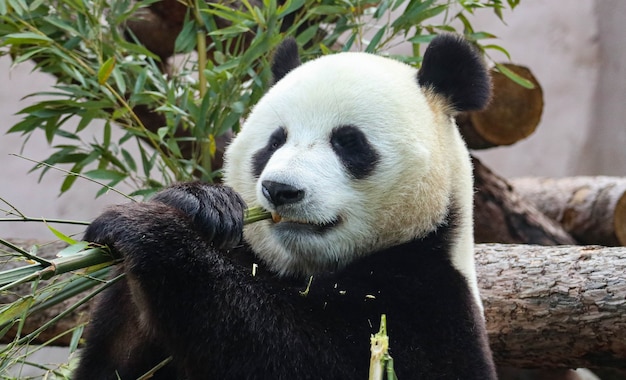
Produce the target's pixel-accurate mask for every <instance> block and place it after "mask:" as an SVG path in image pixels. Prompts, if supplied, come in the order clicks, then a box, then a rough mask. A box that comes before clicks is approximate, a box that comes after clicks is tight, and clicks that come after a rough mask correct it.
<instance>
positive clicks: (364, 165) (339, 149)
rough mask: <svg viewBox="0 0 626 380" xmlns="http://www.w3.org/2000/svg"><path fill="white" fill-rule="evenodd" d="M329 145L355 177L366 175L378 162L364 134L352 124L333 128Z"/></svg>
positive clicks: (374, 151) (377, 157) (359, 177)
mask: <svg viewBox="0 0 626 380" xmlns="http://www.w3.org/2000/svg"><path fill="white" fill-rule="evenodd" d="M330 145H331V146H332V148H333V151H335V153H336V154H337V156H338V157H339V159H340V160H341V162H342V163H343V165H344V166H345V168H346V169H347V170H348V172H349V173H350V174H351V175H352V176H353V177H354V178H356V179H363V178H365V177H367V176H368V175H369V174H370V173H371V172H372V171H373V170H374V168H375V167H376V164H377V163H378V159H379V156H378V153H377V152H376V150H375V149H374V147H373V146H372V145H371V144H370V142H369V141H368V140H367V137H365V134H364V133H363V132H362V131H361V130H360V129H359V128H357V127H355V126H353V125H344V126H341V127H338V128H335V129H334V130H333V132H332V134H331V136H330Z"/></svg>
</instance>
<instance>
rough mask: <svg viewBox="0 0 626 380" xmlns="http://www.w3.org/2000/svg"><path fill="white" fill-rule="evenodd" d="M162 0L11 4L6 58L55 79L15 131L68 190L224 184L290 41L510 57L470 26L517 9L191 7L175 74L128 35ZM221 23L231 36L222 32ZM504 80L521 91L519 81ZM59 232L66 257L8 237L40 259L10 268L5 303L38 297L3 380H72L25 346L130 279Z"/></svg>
mask: <svg viewBox="0 0 626 380" xmlns="http://www.w3.org/2000/svg"><path fill="white" fill-rule="evenodd" d="M156 1H157V0H140V1H132V0H53V1H43V0H35V1H26V0H0V56H2V55H6V56H10V58H11V59H12V60H13V63H14V64H15V65H18V64H22V63H23V62H26V61H31V62H34V63H35V68H34V70H36V71H40V72H44V73H49V74H51V75H52V76H54V77H55V78H56V84H55V85H54V86H53V87H52V88H51V89H50V90H48V91H42V92H38V93H35V94H32V95H31V97H32V99H30V100H31V101H32V104H31V105H29V106H26V107H25V108H23V109H22V110H20V111H19V112H18V114H20V115H22V119H21V121H20V122H18V123H17V124H15V125H14V126H12V127H11V128H10V129H9V130H8V131H6V132H7V133H18V134H21V135H22V136H23V138H24V143H25V144H26V143H27V141H28V139H29V138H30V136H32V135H33V134H42V135H43V136H45V138H46V139H47V141H48V143H49V144H50V146H51V147H52V149H53V152H52V154H50V156H49V157H48V158H46V159H45V160H44V161H43V162H41V163H37V164H36V165H35V166H34V167H33V170H39V171H40V175H41V176H43V175H45V174H46V173H47V172H48V171H49V170H50V169H51V168H56V169H59V170H62V171H64V172H65V173H66V174H67V175H66V177H65V179H64V181H63V182H62V183H61V185H60V191H61V193H64V192H66V191H68V190H69V189H70V188H71V187H72V186H73V185H74V184H75V182H76V180H77V179H78V178H80V177H82V178H86V179H89V180H91V181H93V182H97V183H100V184H101V185H102V190H101V191H100V192H99V193H98V194H96V195H100V194H103V193H104V192H106V191H109V190H111V189H113V190H114V188H115V187H116V186H117V185H119V184H120V183H125V184H127V185H129V186H130V187H131V188H132V189H133V193H132V194H130V197H143V196H149V195H151V194H153V193H154V192H155V191H157V190H158V189H160V188H162V187H163V186H165V185H167V184H170V183H172V182H176V181H185V180H191V179H195V178H200V179H203V180H206V181H213V180H217V179H219V168H217V167H215V165H214V158H215V154H216V139H217V138H218V137H219V136H221V135H223V134H224V133H228V132H231V131H233V132H237V131H238V130H239V128H240V122H241V120H242V118H244V117H245V116H246V114H247V113H248V112H249V110H250V108H251V107H252V106H253V105H254V104H255V103H256V102H257V101H258V100H259V98H260V97H261V96H262V94H263V93H264V91H265V90H266V87H267V83H268V81H269V79H270V72H269V60H270V59H271V58H270V57H271V53H272V51H273V50H274V48H275V47H276V46H277V45H278V44H279V43H280V42H281V41H282V40H283V39H285V38H286V37H287V36H293V37H295V38H296V40H297V42H298V43H299V45H300V46H301V55H302V57H303V59H304V60H307V59H311V58H313V57H315V56H318V55H320V54H331V53H333V52H335V51H341V50H361V51H367V52H372V53H378V54H389V53H388V52H389V51H390V49H391V48H393V47H395V46H397V45H398V44H400V43H409V44H410V46H411V47H412V49H411V50H412V54H411V55H407V56H398V55H395V56H394V57H395V58H397V59H399V60H402V61H404V62H407V63H409V64H411V65H414V66H419V64H420V61H421V57H420V51H421V47H422V45H423V44H425V43H428V42H429V41H430V40H432V38H434V36H435V35H436V34H438V33H442V32H458V33H462V34H464V35H465V36H466V37H467V38H468V39H469V40H471V41H473V42H474V43H476V45H477V46H478V47H479V48H480V49H481V50H482V51H483V52H484V53H485V54H486V55H487V56H488V54H487V53H488V52H489V51H492V50H495V51H500V52H503V53H505V54H507V55H508V53H507V52H506V50H504V49H503V48H502V47H500V46H498V45H496V44H492V43H487V44H483V41H485V40H490V39H493V38H495V36H493V35H492V34H490V33H488V32H484V31H478V30H475V29H474V28H473V26H472V25H471V22H470V16H471V14H473V13H474V12H477V11H481V10H489V11H491V12H494V13H495V14H496V15H497V17H499V18H502V17H503V11H504V10H505V9H513V8H515V6H517V5H518V3H519V0H507V1H506V2H504V1H502V0H481V1H469V0H440V1H437V0H286V1H284V2H282V3H281V2H277V1H276V0H262V1H261V2H259V3H258V4H261V5H256V4H257V3H253V2H250V0H239V2H233V3H228V4H229V5H226V4H227V3H224V2H218V3H205V2H204V1H199V0H185V1H184V3H185V4H186V5H187V6H188V12H187V15H186V19H185V22H184V24H183V26H182V30H181V32H180V33H179V35H178V36H177V38H176V41H175V44H174V50H175V52H176V53H177V54H178V58H177V60H176V61H175V63H174V64H171V65H170V66H169V67H168V70H167V71H166V72H164V71H163V70H164V67H165V66H166V63H165V62H161V61H160V58H159V56H158V55H156V54H154V53H153V52H151V51H149V50H148V49H147V48H146V47H144V46H143V45H142V44H141V43H139V42H138V40H137V38H135V36H134V35H133V34H132V33H130V32H129V31H128V30H127V28H126V27H125V26H126V25H127V24H128V23H129V22H132V21H133V20H135V19H136V17H137V15H138V14H140V13H141V12H142V11H145V8H147V7H149V6H150V5H151V4H153V3H155V2H156ZM392 13H393V15H392ZM220 20H222V21H223V20H226V21H228V26H226V27H222V28H218V27H217V25H218V23H219V21H220ZM220 25H223V24H220ZM503 73H504V74H505V75H508V76H510V77H512V78H513V79H515V80H517V81H518V83H521V84H524V83H523V80H521V78H516V76H515V74H513V73H511V72H504V71H503ZM148 116H149V117H148ZM154 120H156V122H155V121H154ZM70 121H71V122H70ZM114 191H115V190H114ZM0 201H2V202H3V203H5V204H6V205H8V206H9V210H5V212H6V214H8V215H10V216H11V218H4V219H0V222H11V221H21V222H23V221H38V220H36V219H33V218H28V217H26V216H25V215H23V214H22V213H20V212H19V211H18V210H17V209H15V208H14V207H13V206H11V205H10V204H9V203H8V202H7V201H6V200H3V199H0ZM249 217H250V218H251V219H252V218H255V217H260V218H263V217H267V216H266V215H260V216H259V215H257V216H254V215H252V214H250V215H249ZM39 221H40V222H42V221H43V220H39ZM48 221H49V222H50V221H51V220H48ZM54 222H55V223H59V222H61V223H63V222H66V223H72V224H84V222H72V221H58V220H54ZM50 230H51V231H52V232H53V233H54V234H55V235H56V236H57V237H59V239H61V240H64V241H66V242H69V243H72V245H71V246H70V248H69V249H67V250H64V252H63V257H61V258H60V259H55V260H52V261H48V260H45V259H42V258H38V257H37V255H36V247H35V248H33V249H31V250H29V251H26V250H24V249H21V248H19V247H16V246H13V245H11V244H10V243H8V242H7V241H5V240H2V239H0V244H2V245H4V246H6V249H4V250H1V249H0V260H3V261H4V262H15V261H25V260H29V263H28V264H25V265H22V266H21V267H19V268H18V269H14V270H12V271H2V272H0V287H1V288H0V294H2V295H3V296H6V295H7V294H9V293H8V292H9V291H12V290H10V289H11V288H12V287H13V286H15V285H17V284H22V283H24V282H26V281H32V287H31V289H30V292H28V294H21V295H19V298H17V300H16V301H15V302H12V303H9V304H6V305H0V336H3V335H5V334H6V333H7V332H8V330H9V328H10V327H14V328H16V329H17V336H16V338H15V340H14V341H13V342H12V343H11V344H9V345H8V346H6V348H5V349H4V350H2V351H0V377H1V378H11V377H10V375H7V373H8V372H6V370H7V368H9V367H10V366H13V365H15V364H16V363H17V364H18V365H24V366H34V367H38V368H41V369H42V370H45V371H47V372H46V373H47V376H49V378H68V373H69V368H70V366H69V365H63V366H62V367H60V368H53V367H50V368H48V367H46V366H42V365H40V364H37V363H31V362H29V361H28V359H27V357H26V356H25V355H24V354H23V352H22V351H20V349H21V347H23V345H25V344H28V343H29V342H30V341H31V340H32V339H34V338H35V337H37V336H38V335H39V334H40V333H41V332H42V331H43V330H45V329H46V328H48V327H49V326H50V325H52V324H54V323H56V322H57V321H58V320H60V319H61V318H64V317H65V316H66V315H67V314H68V313H70V312H72V311H73V310H75V309H76V308H77V307H78V306H80V305H82V304H83V303H85V302H87V301H88V300H89V299H90V298H92V297H93V296H94V295H95V294H97V292H99V291H101V290H102V289H104V288H106V287H108V286H110V285H111V284H112V283H114V282H115V281H116V280H117V279H119V277H117V278H115V279H112V280H111V279H109V280H106V279H105V278H106V276H105V273H106V268H103V267H102V265H109V264H110V263H105V264H101V263H103V262H105V261H110V258H106V257H104V258H106V260H103V256H102V255H101V253H98V252H100V251H99V250H97V249H95V250H94V249H91V250H89V249H88V250H87V251H85V250H84V248H85V244H84V243H81V242H75V241H74V239H72V238H71V237H69V236H66V235H64V234H63V233H62V232H61V231H59V230H57V229H54V228H52V227H50ZM33 263H35V264H33ZM80 268H83V269H80ZM85 268H86V269H85ZM78 269H80V270H78ZM67 271H69V272H70V273H68V274H65V275H64V276H57V275H58V274H59V273H65V272H67ZM49 277H52V278H51V279H50V280H48V281H45V279H47V278H49ZM94 286H95V290H91V291H90V292H89V293H87V295H85V296H84V297H83V298H82V299H80V300H79V301H78V302H76V303H75V304H73V305H72V306H70V307H69V308H68V309H67V310H65V311H64V312H62V313H61V314H60V315H58V316H56V317H54V318H52V319H51V320H49V321H48V322H46V323H44V324H43V325H42V326H41V327H40V328H39V329H37V330H36V331H34V332H31V333H24V332H23V331H22V327H23V324H24V321H25V319H26V318H27V317H28V316H30V315H31V314H33V313H34V312H36V311H38V310H42V309H45V308H48V307H50V305H54V304H56V303H58V302H60V301H62V300H65V299H67V298H68V297H70V296H73V295H76V294H78V293H80V292H84V291H85V290H87V289H89V288H92V287H94ZM83 294H84V293H83ZM83 328H84V324H80V325H78V326H75V327H73V328H71V329H70V330H68V331H67V332H65V333H63V334H71V336H72V339H71V342H72V343H71V351H72V352H73V350H75V349H76V347H77V345H78V342H79V340H80V336H81V333H82V330H83ZM54 339H56V338H53V339H52V340H51V341H50V342H53V341H54ZM46 344H48V343H45V344H44V345H43V346H45V345H46ZM11 376H14V375H11Z"/></svg>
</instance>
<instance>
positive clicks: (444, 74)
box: [417, 34, 491, 112]
mask: <svg viewBox="0 0 626 380" xmlns="http://www.w3.org/2000/svg"><path fill="white" fill-rule="evenodd" d="M417 80H418V83H419V85H420V86H421V87H423V88H428V89H431V90H433V91H434V92H435V93H437V94H439V95H442V96H444V97H445V98H446V99H448V101H449V102H450V106H451V107H452V108H453V109H454V110H455V111H457V112H460V111H472V110H479V109H482V108H484V107H485V106H486V105H487V103H488V102H489V99H490V97H491V77H490V76H489V73H488V71H487V68H486V66H485V63H484V61H483V59H482V56H481V55H480V52H479V51H478V49H476V48H475V47H474V46H472V45H471V44H470V43H469V42H468V41H466V40H465V39H464V38H463V37H461V36H457V35H454V34H441V35H439V36H437V37H435V39H433V41H432V42H431V43H430V45H428V48H427V49H426V52H424V59H423V60H422V67H421V69H420V70H419V72H418V73H417Z"/></svg>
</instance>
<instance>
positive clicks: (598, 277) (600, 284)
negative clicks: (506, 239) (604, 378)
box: [476, 244, 626, 368]
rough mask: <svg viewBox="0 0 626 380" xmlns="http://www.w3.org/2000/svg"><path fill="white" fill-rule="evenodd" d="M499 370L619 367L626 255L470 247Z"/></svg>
mask: <svg viewBox="0 0 626 380" xmlns="http://www.w3.org/2000/svg"><path fill="white" fill-rule="evenodd" d="M476 263H477V271H478V278H479V287H480V289H481V295H482V299H483V303H484V305H485V315H486V319H487V328H488V332H489V337H490V343H491V347H492V350H493V352H494V356H495V360H496V362H497V363H498V364H499V365H505V366H512V367H518V368H538V367H541V368H559V367H566V368H578V367H587V368H593V367H614V368H626V277H625V276H624V273H626V248H623V247H616V248H606V247H599V246H559V247H541V246H529V245H501V244H493V245H489V244H485V245H478V246H477V247H476Z"/></svg>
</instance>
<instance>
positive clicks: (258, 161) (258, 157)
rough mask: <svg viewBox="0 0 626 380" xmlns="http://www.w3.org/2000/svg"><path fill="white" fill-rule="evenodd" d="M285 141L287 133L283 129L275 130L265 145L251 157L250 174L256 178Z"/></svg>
mask: <svg viewBox="0 0 626 380" xmlns="http://www.w3.org/2000/svg"><path fill="white" fill-rule="evenodd" d="M286 141H287V131H286V130H285V128H283V127H280V128H278V129H276V130H275V131H274V132H273V133H272V134H271V135H270V138H269V140H268V141H267V144H265V146H264V147H263V148H261V149H259V150H258V151H257V152H256V153H255V154H254V155H253V156H252V173H253V174H254V175H255V176H256V177H257V178H258V177H259V176H260V175H261V172H262V171H263V168H265V165H267V162H268V161H269V159H270V158H271V157H272V155H273V154H274V152H276V151H277V150H278V148H280V147H281V146H283V145H284V144H285V142H286Z"/></svg>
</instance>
